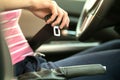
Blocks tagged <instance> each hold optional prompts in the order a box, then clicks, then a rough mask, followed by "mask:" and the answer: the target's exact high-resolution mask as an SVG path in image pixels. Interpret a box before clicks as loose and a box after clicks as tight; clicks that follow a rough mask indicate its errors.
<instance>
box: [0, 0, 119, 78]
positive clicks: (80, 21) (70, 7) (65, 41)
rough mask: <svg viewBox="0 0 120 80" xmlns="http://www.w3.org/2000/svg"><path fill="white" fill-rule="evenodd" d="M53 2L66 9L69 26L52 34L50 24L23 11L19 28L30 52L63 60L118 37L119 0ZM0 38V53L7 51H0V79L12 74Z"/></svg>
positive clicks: (63, 0)
mask: <svg viewBox="0 0 120 80" xmlns="http://www.w3.org/2000/svg"><path fill="white" fill-rule="evenodd" d="M56 2H57V3H58V4H59V5H60V6H61V7H62V8H63V9H65V10H66V11H67V12H68V14H69V17H70V26H69V28H68V29H62V30H60V34H61V36H54V35H53V28H52V27H51V26H50V24H45V21H44V20H39V19H38V18H33V17H35V16H33V15H32V14H31V13H29V12H27V11H25V10H23V13H22V16H21V19H20V25H21V29H22V30H23V33H24V34H25V36H26V39H28V42H29V44H30V46H31V47H32V48H33V50H34V51H36V52H40V53H43V54H45V55H46V58H47V60H50V61H55V60H59V59H63V58H65V57H68V56H70V55H73V54H76V53H77V52H81V51H83V50H86V49H88V48H91V47H95V46H99V45H100V44H102V43H104V42H107V41H110V40H114V39H119V38H120V36H119V35H120V31H118V29H119V24H120V20H119V19H120V15H119V14H120V6H119V5H120V1H119V0H56ZM28 20H29V21H28ZM28 27H30V28H31V29H29V30H30V31H26V30H28V29H26V28H28ZM48 30H49V31H48ZM106 36H107V37H106ZM0 37H2V36H0ZM0 39H3V38H0ZM0 41H1V43H0V47H1V50H0V51H1V53H8V54H6V55H8V57H5V55H3V54H1V59H2V60H0V61H1V62H0V63H1V64H4V65H3V66H2V67H1V68H2V70H1V69H0V70H1V71H0V72H2V73H1V76H0V78H1V79H2V80H8V79H10V78H11V76H13V75H12V65H11V62H10V57H9V56H10V55H9V52H8V51H7V48H6V45H5V44H4V43H3V42H2V41H4V40H0ZM2 47H3V49H2ZM4 51H6V52H4ZM58 55H59V56H58ZM8 59H9V60H8ZM6 63H9V64H6ZM9 74H11V75H9Z"/></svg>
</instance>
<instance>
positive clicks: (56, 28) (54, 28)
mask: <svg viewBox="0 0 120 80" xmlns="http://www.w3.org/2000/svg"><path fill="white" fill-rule="evenodd" d="M53 34H54V36H57V37H59V36H60V29H59V26H54V27H53Z"/></svg>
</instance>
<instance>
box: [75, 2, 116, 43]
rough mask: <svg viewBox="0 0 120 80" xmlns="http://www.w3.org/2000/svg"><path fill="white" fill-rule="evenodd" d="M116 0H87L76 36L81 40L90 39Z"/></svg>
mask: <svg viewBox="0 0 120 80" xmlns="http://www.w3.org/2000/svg"><path fill="white" fill-rule="evenodd" d="M113 2H114V0H86V2H85V4H84V7H83V10H82V12H81V15H80V17H79V20H78V23H77V27H76V37H77V38H78V40H80V41H85V40H87V39H89V38H90V37H91V36H92V35H93V34H95V32H96V31H97V30H98V29H100V28H101V26H99V25H100V24H101V21H102V20H103V19H104V16H105V15H106V13H107V12H108V10H109V9H110V7H111V6H112V4H113Z"/></svg>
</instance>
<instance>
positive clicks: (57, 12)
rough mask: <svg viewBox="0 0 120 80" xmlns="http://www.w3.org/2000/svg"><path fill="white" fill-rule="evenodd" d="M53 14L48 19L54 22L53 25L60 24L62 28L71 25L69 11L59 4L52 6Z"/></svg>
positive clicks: (49, 21) (48, 21)
mask: <svg viewBox="0 0 120 80" xmlns="http://www.w3.org/2000/svg"><path fill="white" fill-rule="evenodd" d="M51 10H52V16H51V17H50V18H49V19H48V20H47V23H48V24H49V23H52V24H51V25H52V26H55V25H59V27H60V29H62V28H64V27H68V26H69V22H70V20H69V17H68V13H67V12H66V11H64V10H63V9H61V8H60V7H59V6H58V5H56V4H54V6H52V7H51Z"/></svg>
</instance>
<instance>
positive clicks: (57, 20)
mask: <svg viewBox="0 0 120 80" xmlns="http://www.w3.org/2000/svg"><path fill="white" fill-rule="evenodd" d="M31 4H32V6H31V7H29V8H27V9H28V10H30V11H31V12H32V13H33V14H34V15H36V16H37V17H39V18H41V19H44V17H45V16H46V15H48V14H51V17H50V18H49V19H48V20H47V24H49V23H51V25H52V26H55V25H58V24H60V28H61V29H62V28H63V27H68V26H69V22H70V20H69V17H68V13H67V12H66V11H65V10H63V9H62V8H60V7H59V6H58V5H57V3H56V2H55V1H51V0H32V1H31Z"/></svg>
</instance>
